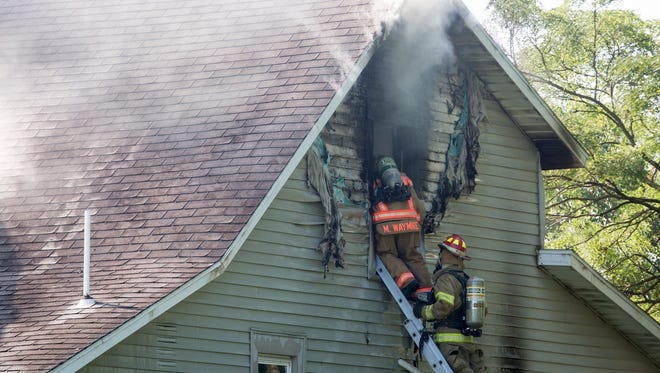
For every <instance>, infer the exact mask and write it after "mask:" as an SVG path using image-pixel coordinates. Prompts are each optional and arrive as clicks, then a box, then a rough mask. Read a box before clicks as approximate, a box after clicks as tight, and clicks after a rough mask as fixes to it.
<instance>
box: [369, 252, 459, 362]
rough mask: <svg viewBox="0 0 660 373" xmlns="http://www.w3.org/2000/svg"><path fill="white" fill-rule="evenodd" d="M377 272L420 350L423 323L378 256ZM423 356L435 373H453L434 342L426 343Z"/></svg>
mask: <svg viewBox="0 0 660 373" xmlns="http://www.w3.org/2000/svg"><path fill="white" fill-rule="evenodd" d="M376 272H377V273H378V276H380V279H381V280H383V283H384V284H385V286H386V287H387V290H389V292H390V294H392V297H393V298H394V300H395V301H396V303H397V304H398V305H399V308H400V309H401V312H403V315H404V316H405V317H406V320H405V321H404V322H403V326H404V328H405V329H406V331H407V332H408V334H409V335H410V337H411V338H412V339H413V341H414V342H415V345H416V346H417V347H418V348H419V345H420V340H421V339H422V336H423V332H424V325H423V323H422V321H421V320H420V319H418V318H416V317H415V314H414V313H413V310H412V307H411V306H410V303H408V300H407V299H406V297H404V296H403V293H402V292H401V289H399V287H398V286H396V283H395V282H394V279H393V278H392V276H390V273H389V272H388V271H387V269H386V268H385V265H384V264H383V261H382V260H380V258H379V257H378V256H376ZM422 355H423V356H424V358H425V359H426V362H427V363H428V364H429V365H430V366H431V368H432V369H433V372H435V373H453V370H452V369H451V367H450V366H449V364H448V363H447V361H446V360H445V358H444V356H442V353H441V352H440V349H439V348H438V346H437V345H436V344H435V342H433V340H432V339H430V338H429V340H427V341H425V342H424V346H423V348H422Z"/></svg>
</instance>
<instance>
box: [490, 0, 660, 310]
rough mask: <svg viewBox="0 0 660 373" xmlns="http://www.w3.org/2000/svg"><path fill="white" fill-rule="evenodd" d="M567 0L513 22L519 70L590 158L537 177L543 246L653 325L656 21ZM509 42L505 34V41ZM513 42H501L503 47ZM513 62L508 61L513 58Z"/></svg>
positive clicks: (659, 40)
mask: <svg viewBox="0 0 660 373" xmlns="http://www.w3.org/2000/svg"><path fill="white" fill-rule="evenodd" d="M613 2H614V1H612V0H592V1H586V0H581V1H580V0H566V1H565V2H564V4H563V5H562V6H561V7H558V8H555V9H552V10H550V11H542V10H538V13H537V14H535V15H534V16H530V17H528V20H530V19H533V20H534V22H531V23H530V22H528V23H527V24H525V23H516V22H518V21H517V19H516V18H513V17H511V16H510V14H508V13H505V12H501V11H500V8H498V6H497V4H507V3H509V1H508V0H492V1H491V4H492V6H491V7H492V9H493V10H494V11H495V13H494V14H495V17H496V19H497V20H498V24H499V25H500V27H511V26H510V25H511V24H512V23H515V27H516V35H515V36H516V37H517V38H518V39H519V40H522V43H521V47H520V49H519V50H517V51H510V53H513V54H514V55H515V54H516V53H517V55H518V56H519V58H518V59H519V61H517V63H518V64H519V67H520V68H521V70H522V71H524V73H525V74H526V76H527V77H528V79H529V80H530V82H531V83H532V84H533V85H535V87H536V88H537V89H538V90H539V92H540V93H541V94H542V95H543V96H544V98H545V99H546V101H547V102H549V104H550V105H551V106H553V109H554V111H555V113H556V114H557V116H558V117H559V118H560V119H561V120H562V121H563V122H564V124H565V125H566V126H567V127H568V129H569V130H570V131H571V133H572V134H573V135H574V136H575V137H576V138H577V139H578V140H579V141H580V142H581V143H582V144H583V146H584V147H585V148H586V149H587V150H588V151H589V152H590V161H589V162H588V164H587V165H586V167H585V168H583V169H572V170H560V171H549V172H545V173H544V179H545V188H546V193H547V206H546V211H547V219H546V221H547V225H548V226H547V232H548V234H547V237H546V247H548V248H570V249H573V250H575V251H576V252H577V253H578V254H580V256H582V257H583V258H585V259H586V260H587V261H588V262H589V263H590V264H591V265H592V266H593V267H594V268H596V269H597V270H598V271H599V272H600V273H601V274H603V276H604V277H606V278H607V279H608V280H610V281H611V282H612V283H613V284H614V285H615V286H617V287H618V288H619V289H620V290H621V291H622V292H623V293H624V294H626V295H627V296H629V297H630V299H631V300H632V301H633V302H635V303H636V304H637V305H638V306H640V307H641V308H642V309H643V310H645V311H646V312H647V313H649V314H650V315H651V316H653V317H655V318H656V319H659V320H660V249H659V245H660V180H659V176H658V174H659V172H660V113H659V112H658V107H660V93H659V91H660V88H659V87H660V57H659V55H660V54H659V53H660V22H658V21H657V20H656V21H644V20H642V19H641V18H640V17H639V16H637V15H635V14H634V13H633V12H631V11H625V10H614V9H611V5H612V3H613ZM510 35H512V36H513V34H510ZM512 46H513V44H511V43H510V44H509V47H510V48H511V47H512ZM514 62H516V61H514Z"/></svg>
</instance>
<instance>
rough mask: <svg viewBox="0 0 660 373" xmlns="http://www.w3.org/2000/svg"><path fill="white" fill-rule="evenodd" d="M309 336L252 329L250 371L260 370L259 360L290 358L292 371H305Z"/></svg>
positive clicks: (293, 372) (298, 372) (295, 372)
mask: <svg viewBox="0 0 660 373" xmlns="http://www.w3.org/2000/svg"><path fill="white" fill-rule="evenodd" d="M306 350H307V337H306V336H305V335H301V334H290V333H282V332H272V331H265V330H259V329H250V373H258V372H259V362H261V363H263V362H264V361H265V360H267V359H273V358H280V359H282V360H285V359H289V361H290V364H291V373H305V351H306Z"/></svg>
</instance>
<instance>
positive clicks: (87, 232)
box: [78, 210, 94, 308]
mask: <svg viewBox="0 0 660 373" xmlns="http://www.w3.org/2000/svg"><path fill="white" fill-rule="evenodd" d="M91 225H92V223H91V218H90V215H89V211H88V210H85V228H84V248H83V291H82V299H80V301H79V302H78V308H84V307H90V306H92V305H94V300H93V299H92V297H91V296H90V295H89V272H90V261H91V247H90V241H91V239H90V237H91Z"/></svg>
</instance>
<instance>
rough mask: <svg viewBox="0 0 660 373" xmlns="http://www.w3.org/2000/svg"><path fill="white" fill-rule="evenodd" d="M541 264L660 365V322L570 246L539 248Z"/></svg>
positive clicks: (540, 265)
mask: <svg viewBox="0 0 660 373" xmlns="http://www.w3.org/2000/svg"><path fill="white" fill-rule="evenodd" d="M537 259H538V266H539V267H540V268H541V269H542V270H543V271H545V272H546V273H548V274H549V275H550V276H551V277H553V278H554V279H555V280H557V281H558V282H559V283H560V284H562V285H563V286H565V287H566V288H567V289H569V291H571V293H572V294H574V295H575V296H576V297H577V298H578V299H580V300H582V301H583V302H584V303H585V304H586V305H587V306H588V307H589V308H590V309H592V310H593V312H594V313H596V314H597V315H598V316H599V317H600V318H601V319H602V320H603V321H605V322H606V323H607V324H609V325H611V326H612V327H614V328H615V329H616V330H617V331H619V332H620V333H621V334H622V335H624V337H626V338H627V339H628V340H629V341H631V342H632V343H633V344H634V345H635V346H637V348H638V349H639V350H641V351H642V352H643V353H644V354H645V355H647V356H648V357H649V358H650V359H651V360H652V361H653V362H654V363H655V364H656V365H659V366H660V324H658V323H657V322H656V321H655V320H654V319H653V318H651V317H650V316H649V315H648V314H647V313H645V312H644V311H642V310H641V309H640V308H639V307H637V306H636V305H635V304H634V303H633V302H632V301H630V299H628V298H627V297H625V296H624V295H623V294H621V292H619V291H618V290H617V289H616V288H615V287H614V286H612V284H610V283H609V282H608V281H607V280H606V279H604V278H603V277H602V276H601V275H600V274H599V273H598V272H596V271H595V270H594V269H593V268H592V267H591V266H590V265H589V264H588V263H587V262H585V261H584V260H583V259H582V258H580V257H579V256H578V255H577V254H575V253H574V252H573V251H571V250H539V252H538V258H537Z"/></svg>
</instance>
